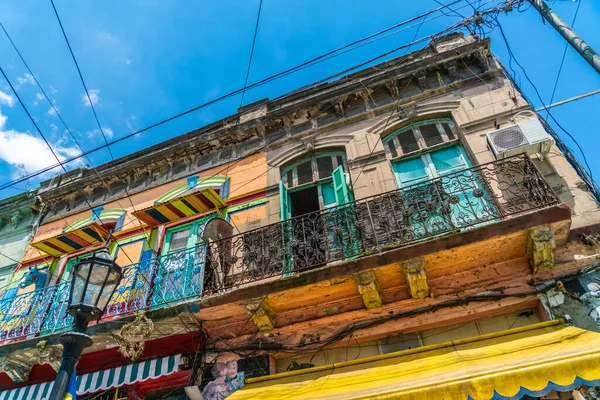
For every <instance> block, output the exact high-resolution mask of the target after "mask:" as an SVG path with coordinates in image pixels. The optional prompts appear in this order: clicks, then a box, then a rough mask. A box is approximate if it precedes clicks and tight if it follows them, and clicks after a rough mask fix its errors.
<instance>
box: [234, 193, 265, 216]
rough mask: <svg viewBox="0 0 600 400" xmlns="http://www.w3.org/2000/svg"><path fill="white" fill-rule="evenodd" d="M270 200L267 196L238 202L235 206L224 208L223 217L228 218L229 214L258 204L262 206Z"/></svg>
mask: <svg viewBox="0 0 600 400" xmlns="http://www.w3.org/2000/svg"><path fill="white" fill-rule="evenodd" d="M267 203H268V200H267V198H266V197H262V198H260V199H255V200H250V201H248V202H245V203H240V204H236V205H235V206H231V207H227V208H226V209H224V210H223V218H227V216H228V215H229V214H232V213H236V212H238V211H242V210H245V209H247V208H252V207H256V206H261V205H263V204H267Z"/></svg>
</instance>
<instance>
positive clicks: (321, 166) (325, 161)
mask: <svg viewBox="0 0 600 400" xmlns="http://www.w3.org/2000/svg"><path fill="white" fill-rule="evenodd" d="M317 169H318V170H319V179H324V178H329V177H330V176H331V173H332V172H333V159H332V158H331V157H330V156H327V157H320V158H317Z"/></svg>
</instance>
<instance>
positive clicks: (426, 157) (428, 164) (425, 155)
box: [390, 140, 473, 189]
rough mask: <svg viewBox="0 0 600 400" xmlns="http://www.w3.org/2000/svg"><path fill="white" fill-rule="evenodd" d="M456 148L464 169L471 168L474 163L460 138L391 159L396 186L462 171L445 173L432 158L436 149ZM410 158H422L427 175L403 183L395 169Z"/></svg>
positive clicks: (405, 185) (418, 182)
mask: <svg viewBox="0 0 600 400" xmlns="http://www.w3.org/2000/svg"><path fill="white" fill-rule="evenodd" d="M453 147H454V148H456V149H457V153H458V155H459V157H460V158H461V160H462V163H463V165H464V169H469V168H471V167H472V166H473V163H472V162H471V159H470V158H469V156H468V154H467V152H466V151H465V149H464V147H463V145H462V143H461V142H460V141H459V140H458V141H457V140H454V141H451V142H449V143H444V144H443V145H438V146H434V147H431V148H429V149H427V150H425V151H422V152H419V153H416V154H412V155H410V156H406V157H397V158H394V159H392V160H390V161H391V167H392V172H393V173H394V179H395V180H396V186H397V187H398V188H400V189H402V188H404V187H410V186H412V185H418V184H420V183H423V182H427V181H431V180H434V179H437V178H439V177H440V176H444V175H446V174H451V173H454V172H456V171H460V170H462V169H463V168H459V169H456V170H454V169H453V170H451V171H448V172H444V173H440V171H438V170H437V168H436V167H435V165H434V162H433V159H432V158H431V153H434V152H436V151H439V150H442V149H446V148H453ZM408 160H420V161H421V162H422V163H423V169H424V170H425V173H426V176H425V177H422V178H420V179H414V181H415V182H411V183H409V184H403V183H402V180H401V179H400V177H399V176H398V172H397V171H396V169H395V164H397V163H401V162H403V161H408Z"/></svg>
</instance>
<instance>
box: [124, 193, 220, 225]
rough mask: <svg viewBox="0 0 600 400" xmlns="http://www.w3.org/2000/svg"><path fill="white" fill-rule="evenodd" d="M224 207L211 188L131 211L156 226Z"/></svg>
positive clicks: (148, 223)
mask: <svg viewBox="0 0 600 400" xmlns="http://www.w3.org/2000/svg"><path fill="white" fill-rule="evenodd" d="M223 207H225V201H223V199H222V198H221V196H219V194H218V193H217V192H215V191H214V189H212V188H205V189H201V190H196V191H191V192H187V194H184V195H182V196H179V197H176V198H174V199H172V200H169V201H166V202H164V203H160V204H155V205H153V206H152V207H148V208H144V209H143V210H138V211H136V212H134V213H133V215H135V216H136V217H137V218H138V219H140V220H142V221H144V222H145V223H146V224H147V225H149V226H157V225H161V224H166V223H168V222H173V221H177V220H179V219H183V218H186V217H191V216H194V215H198V214H204V213H207V212H209V211H212V210H215V209H220V208H223Z"/></svg>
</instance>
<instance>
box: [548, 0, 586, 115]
mask: <svg viewBox="0 0 600 400" xmlns="http://www.w3.org/2000/svg"><path fill="white" fill-rule="evenodd" d="M582 1H583V0H579V1H578V2H577V8H576V9H575V14H574V15H573V21H572V22H571V27H572V28H575V21H577V14H579V7H580V6H581V2H582ZM568 48H569V43H568V42H567V43H565V49H564V50H563V54H562V58H561V60H560V66H559V67H558V72H557V73H556V80H555V81H554V88H552V96H550V101H549V102H548V104H552V102H553V101H554V95H555V94H556V88H557V87H558V81H559V79H560V73H561V72H562V69H563V65H564V63H565V57H566V56H567V49H568ZM546 118H548V111H547V110H546Z"/></svg>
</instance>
